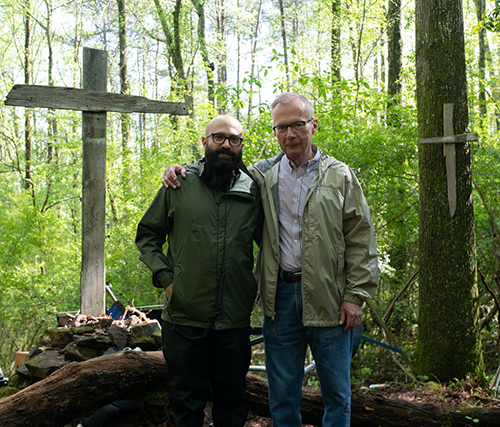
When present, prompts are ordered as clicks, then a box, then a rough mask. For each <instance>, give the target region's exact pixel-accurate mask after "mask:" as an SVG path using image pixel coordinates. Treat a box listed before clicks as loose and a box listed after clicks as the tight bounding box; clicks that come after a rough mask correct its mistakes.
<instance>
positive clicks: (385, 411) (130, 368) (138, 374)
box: [0, 351, 500, 427]
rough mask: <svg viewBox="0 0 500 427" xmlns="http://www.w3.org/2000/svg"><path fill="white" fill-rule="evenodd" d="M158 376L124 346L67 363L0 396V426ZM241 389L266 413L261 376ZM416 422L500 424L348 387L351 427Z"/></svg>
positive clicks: (315, 420) (41, 421) (138, 386)
mask: <svg viewBox="0 0 500 427" xmlns="http://www.w3.org/2000/svg"><path fill="white" fill-rule="evenodd" d="M164 378H165V361H164V359H163V355H162V353H161V352H139V351H125V352H119V353H115V354H111V355H107V356H101V357H98V358H95V359H91V360H87V361H85V362H74V363H70V364H68V365H66V366H64V367H63V368H61V369H59V370H58V371H56V372H54V373H52V374H51V375H49V376H48V377H47V378H45V379H44V380H42V381H39V382H37V383H35V384H33V385H31V386H29V387H27V388H25V389H23V390H21V391H19V392H18V393H16V394H14V395H12V396H9V397H5V398H3V399H1V400H0V427H18V426H19V427H20V426H23V427H24V426H26V427H29V426H40V427H45V426H46V427H60V426H64V425H65V424H66V423H68V422H71V421H72V420H74V419H76V418H78V417H81V416H83V415H85V414H86V413H89V412H93V411H95V410H96V409H98V408H101V407H102V406H104V405H107V404H109V403H111V402H113V401H115V400H118V399H132V400H134V399H135V400H137V399H140V397H141V396H143V394H144V393H145V392H146V391H161V390H164V387H165V381H164V380H163V379H164ZM247 390H248V396H249V400H250V409H251V410H252V412H254V413H255V414H257V415H260V416H269V409H268V399H267V381H265V380H264V379H262V378H260V377H258V376H256V375H253V374H248V376H247ZM303 393H304V399H303V402H302V406H301V410H302V416H303V422H304V424H311V425H321V418H322V414H323V403H322V400H321V395H320V393H319V391H318V390H315V389H309V388H304V389H303ZM467 417H468V418H467ZM471 420H475V422H472V421H471ZM476 420H477V422H476ZM422 425H425V426H444V425H446V426H465V425H474V426H479V427H483V426H484V427H486V426H488V427H497V426H498V427H500V410H499V409H483V410H481V409H470V408H469V409H464V412H461V413H458V412H456V411H452V410H449V409H448V410H446V409H443V408H439V407H436V406H432V405H419V404H415V403H409V402H406V401H403V400H396V399H387V398H385V397H383V396H382V395H378V394H376V395H372V394H366V395H365V394H362V393H361V392H360V391H357V390H354V391H353V396H352V421H351V426H352V427H372V426H373V427H378V426H398V427H406V426H422Z"/></svg>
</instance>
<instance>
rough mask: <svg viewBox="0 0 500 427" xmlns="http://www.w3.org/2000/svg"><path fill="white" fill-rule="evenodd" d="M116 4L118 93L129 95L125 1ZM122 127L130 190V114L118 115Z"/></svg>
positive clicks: (124, 174) (125, 181) (125, 173)
mask: <svg viewBox="0 0 500 427" xmlns="http://www.w3.org/2000/svg"><path fill="white" fill-rule="evenodd" d="M117 3H118V39H119V46H120V93H121V94H124V95H125V94H129V92H130V89H129V82H128V72H127V28H126V22H127V20H126V8H125V0H117ZM120 121H121V127H122V161H123V163H122V185H123V186H124V188H125V189H126V190H130V178H131V177H132V171H131V169H132V166H131V163H130V114H120Z"/></svg>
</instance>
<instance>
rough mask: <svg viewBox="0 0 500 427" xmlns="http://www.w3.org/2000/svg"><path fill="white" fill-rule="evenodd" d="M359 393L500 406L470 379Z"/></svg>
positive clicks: (255, 423)
mask: <svg viewBox="0 0 500 427" xmlns="http://www.w3.org/2000/svg"><path fill="white" fill-rule="evenodd" d="M359 392H362V393H376V394H378V395H382V396H384V397H385V398H387V399H399V400H404V401H406V402H409V403H419V404H431V405H434V406H438V407H441V408H443V409H445V408H446V409H451V410H455V409H459V408H464V407H471V406H472V407H473V406H478V407H481V408H497V409H499V408H500V398H495V397H494V392H493V391H492V390H491V389H489V388H482V387H480V386H479V385H478V384H477V383H475V382H474V381H470V382H466V383H458V382H457V383H455V384H452V385H448V386H446V387H445V386H442V385H440V384H438V383H435V382H427V383H422V384H421V385H418V386H415V385H408V384H403V383H394V384H377V385H376V386H375V387H374V386H372V387H371V388H363V389H359ZM499 397H500V392H499ZM245 426H246V427H271V426H272V423H271V421H270V419H269V418H263V417H259V416H256V415H255V414H249V418H248V421H247V423H246V424H245ZM304 427H313V426H304Z"/></svg>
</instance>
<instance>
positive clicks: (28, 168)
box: [24, 0, 35, 203]
mask: <svg viewBox="0 0 500 427" xmlns="http://www.w3.org/2000/svg"><path fill="white" fill-rule="evenodd" d="M24 7H25V12H24V83H25V84H27V85H29V84H30V83H31V2H30V0H26V3H25V5H24ZM31 146H32V131H31V110H30V109H29V108H25V112H24V160H25V166H24V185H25V188H26V189H30V188H31V190H32V195H33V203H34V202H35V193H34V190H35V189H34V184H33V181H32V164H31V162H32V159H31V154H32V153H31V151H32V150H31Z"/></svg>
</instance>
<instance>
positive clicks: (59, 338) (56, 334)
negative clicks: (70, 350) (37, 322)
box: [39, 328, 74, 348]
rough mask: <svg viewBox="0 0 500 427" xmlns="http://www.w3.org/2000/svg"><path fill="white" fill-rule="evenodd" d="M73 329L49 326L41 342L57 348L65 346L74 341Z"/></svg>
mask: <svg viewBox="0 0 500 427" xmlns="http://www.w3.org/2000/svg"><path fill="white" fill-rule="evenodd" d="M73 333H74V332H73V331H72V330H71V329H67V328H49V329H47V330H46V331H45V332H44V333H43V335H42V338H40V342H39V344H42V345H45V346H49V345H50V346H51V347H55V348H64V347H66V346H67V345H68V344H69V343H70V342H71V341H73Z"/></svg>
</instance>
